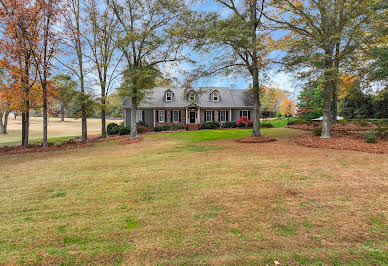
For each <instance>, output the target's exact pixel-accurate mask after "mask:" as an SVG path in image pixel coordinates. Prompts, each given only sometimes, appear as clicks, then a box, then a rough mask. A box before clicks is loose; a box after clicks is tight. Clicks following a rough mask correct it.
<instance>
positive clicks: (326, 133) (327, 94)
mask: <svg viewBox="0 0 388 266" xmlns="http://www.w3.org/2000/svg"><path fill="white" fill-rule="evenodd" d="M329 78H330V73H325V84H324V99H323V100H324V102H323V121H322V134H321V138H325V139H328V138H330V129H331V99H332V96H333V93H332V84H331V82H330V80H328V79H329Z"/></svg>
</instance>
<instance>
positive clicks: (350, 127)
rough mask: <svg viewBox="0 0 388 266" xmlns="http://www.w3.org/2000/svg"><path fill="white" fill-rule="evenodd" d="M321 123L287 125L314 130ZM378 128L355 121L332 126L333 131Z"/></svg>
mask: <svg viewBox="0 0 388 266" xmlns="http://www.w3.org/2000/svg"><path fill="white" fill-rule="evenodd" d="M320 126H321V125H320V123H318V124H317V123H315V124H295V125H291V126H287V127H288V128H294V129H300V130H313V129H314V128H317V127H320ZM375 128H376V126H375V125H369V126H360V125H357V124H354V123H338V124H337V125H335V126H332V127H331V130H332V131H370V130H374V129H375Z"/></svg>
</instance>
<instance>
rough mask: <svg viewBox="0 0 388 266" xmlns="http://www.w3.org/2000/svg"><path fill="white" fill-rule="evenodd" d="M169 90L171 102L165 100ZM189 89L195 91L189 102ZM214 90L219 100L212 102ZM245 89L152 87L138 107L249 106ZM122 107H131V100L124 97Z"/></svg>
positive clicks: (249, 102) (249, 101)
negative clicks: (193, 99) (193, 100)
mask: <svg viewBox="0 0 388 266" xmlns="http://www.w3.org/2000/svg"><path fill="white" fill-rule="evenodd" d="M166 91H171V92H172V93H173V100H172V101H171V102H167V101H166V97H165V93H166ZM190 91H194V92H195V95H196V97H195V102H190V101H189V99H188V93H189V92H190ZM214 91H218V92H219V95H220V96H219V97H220V99H219V101H218V102H214V101H213V100H212V98H211V94H212V93H213V92H214ZM247 92H248V91H247V90H235V89H229V88H219V87H206V88H204V87H201V88H164V87H157V88H154V89H153V91H152V93H151V94H150V95H148V96H147V97H146V98H145V99H144V100H143V101H142V102H141V103H140V104H139V108H157V107H162V108H177V107H179V108H185V107H187V106H188V105H190V104H196V105H197V106H199V107H209V108H221V107H229V108H237V107H250V106H252V104H251V100H250V98H249V96H248V93H247ZM123 106H124V108H130V107H131V100H130V99H129V98H126V99H125V100H124V104H123Z"/></svg>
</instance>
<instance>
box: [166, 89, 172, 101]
mask: <svg viewBox="0 0 388 266" xmlns="http://www.w3.org/2000/svg"><path fill="white" fill-rule="evenodd" d="M173 96H174V93H173V92H172V91H171V90H166V92H165V93H164V99H165V101H166V102H172V100H173Z"/></svg>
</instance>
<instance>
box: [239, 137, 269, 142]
mask: <svg viewBox="0 0 388 266" xmlns="http://www.w3.org/2000/svg"><path fill="white" fill-rule="evenodd" d="M235 141H237V142H241V143H264V142H272V141H276V139H275V138H272V137H268V136H261V137H247V138H239V139H235Z"/></svg>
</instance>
